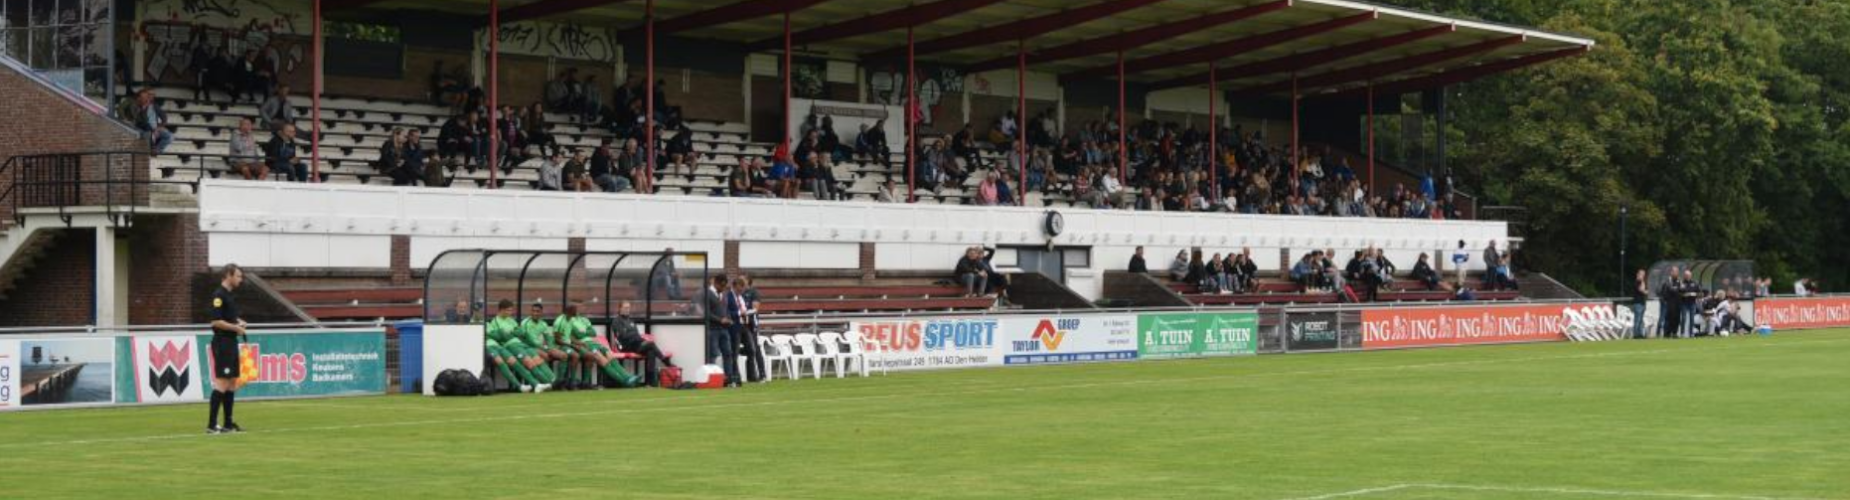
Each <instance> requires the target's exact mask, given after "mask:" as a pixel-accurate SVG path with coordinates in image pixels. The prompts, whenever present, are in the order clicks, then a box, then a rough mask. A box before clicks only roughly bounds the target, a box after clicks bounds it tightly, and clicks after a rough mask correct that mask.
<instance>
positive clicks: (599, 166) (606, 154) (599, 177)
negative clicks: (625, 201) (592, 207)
mask: <svg viewBox="0 0 1850 500" xmlns="http://www.w3.org/2000/svg"><path fill="white" fill-rule="evenodd" d="M610 141H611V139H610V138H609V137H605V138H604V139H603V141H602V142H601V143H600V144H598V146H597V151H595V152H593V153H592V154H591V182H592V183H593V184H596V185H597V188H598V189H599V190H602V191H603V192H606V193H620V192H623V191H625V190H628V189H629V188H630V180H629V179H628V178H627V177H626V176H624V175H621V174H620V173H619V169H618V167H617V157H616V155H615V154H614V153H611V152H610Z"/></svg>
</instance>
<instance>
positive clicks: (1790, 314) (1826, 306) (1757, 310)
mask: <svg viewBox="0 0 1850 500" xmlns="http://www.w3.org/2000/svg"><path fill="white" fill-rule="evenodd" d="M1754 322H1755V323H1757V324H1761V325H1770V326H1772V327H1773V328H1776V329H1787V328H1792V329H1805V328H1834V327H1841V326H1850V297H1809V298H1798V297H1794V298H1786V299H1760V300H1756V301H1754Z"/></svg>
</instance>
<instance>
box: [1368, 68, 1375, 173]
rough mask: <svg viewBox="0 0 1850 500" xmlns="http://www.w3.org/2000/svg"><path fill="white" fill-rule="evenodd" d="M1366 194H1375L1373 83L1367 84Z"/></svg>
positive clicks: (1371, 81)
mask: <svg viewBox="0 0 1850 500" xmlns="http://www.w3.org/2000/svg"><path fill="white" fill-rule="evenodd" d="M1368 192H1370V193H1373V192H1375V82H1374V81H1373V80H1370V81H1369V82H1368Z"/></svg>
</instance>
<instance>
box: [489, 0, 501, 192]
mask: <svg viewBox="0 0 1850 500" xmlns="http://www.w3.org/2000/svg"><path fill="white" fill-rule="evenodd" d="M500 82H501V2H500V0H488V189H499V188H500V187H501V176H500V175H499V172H497V171H498V170H501V121H500V120H499V118H500V113H501V108H500V105H501V85H500Z"/></svg>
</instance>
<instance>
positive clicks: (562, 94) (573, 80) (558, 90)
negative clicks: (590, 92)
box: [542, 68, 579, 113]
mask: <svg viewBox="0 0 1850 500" xmlns="http://www.w3.org/2000/svg"><path fill="white" fill-rule="evenodd" d="M577 84H578V68H566V69H565V72H563V73H559V75H558V76H557V77H555V78H553V79H552V80H548V81H547V82H546V88H545V89H544V91H543V92H542V95H543V96H544V97H545V98H546V107H549V108H553V109H557V110H561V111H563V112H568V113H569V112H572V111H573V110H576V109H578V104H579V99H578V96H577V95H574V94H573V93H572V90H573V87H574V86H576V85H577Z"/></svg>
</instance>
